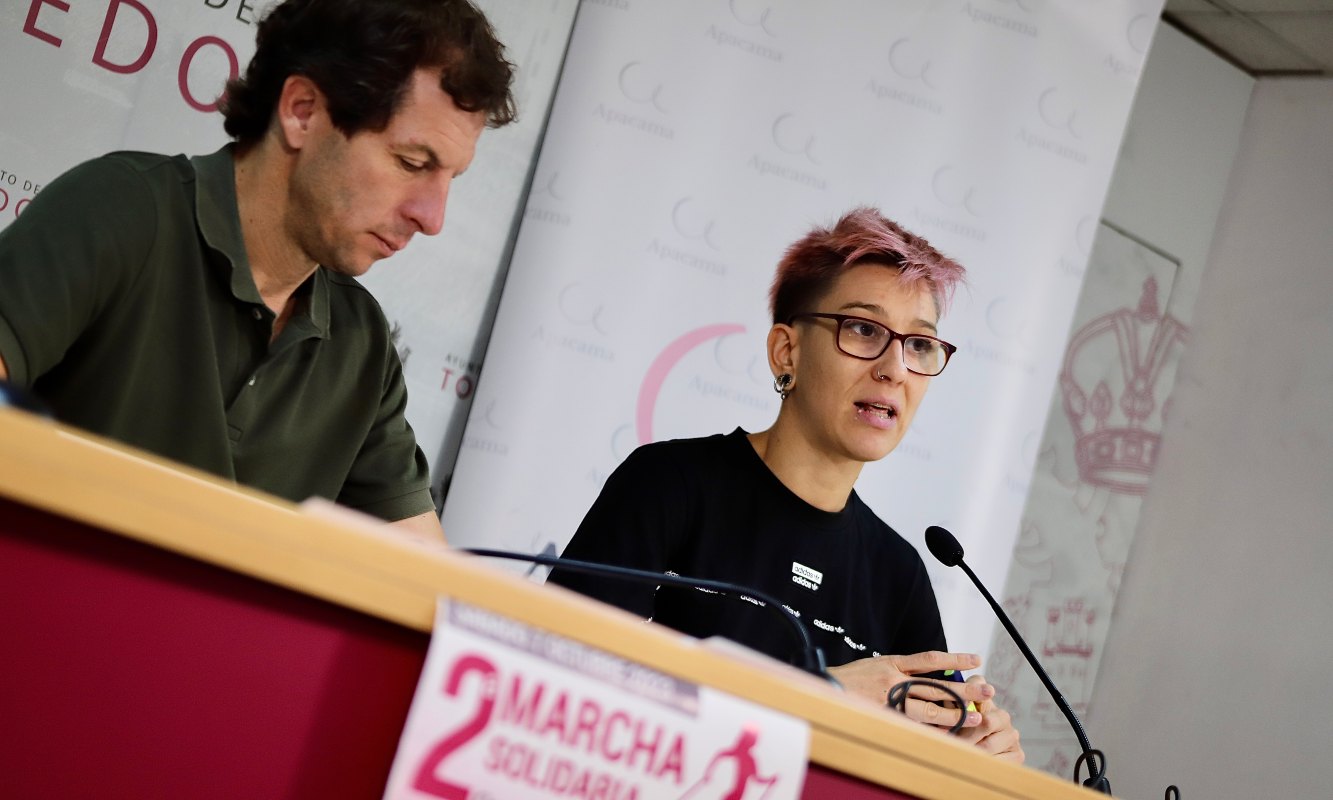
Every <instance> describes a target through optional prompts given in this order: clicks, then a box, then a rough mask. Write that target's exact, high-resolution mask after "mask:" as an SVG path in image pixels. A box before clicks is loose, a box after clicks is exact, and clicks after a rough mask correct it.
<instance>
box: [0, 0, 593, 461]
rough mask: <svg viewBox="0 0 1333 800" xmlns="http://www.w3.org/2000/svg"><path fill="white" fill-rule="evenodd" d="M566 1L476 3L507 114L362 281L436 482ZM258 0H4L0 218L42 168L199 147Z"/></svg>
mask: <svg viewBox="0 0 1333 800" xmlns="http://www.w3.org/2000/svg"><path fill="white" fill-rule="evenodd" d="M576 3H577V0H557V1H556V2H551V3H542V4H515V3H507V2H501V1H499V0H479V1H478V5H479V6H480V7H482V8H483V10H484V11H485V12H486V13H487V15H488V17H489V18H490V19H491V21H492V23H493V24H494V25H495V27H496V30H497V32H498V34H499V37H500V39H501V40H502V41H503V42H505V44H506V46H507V48H508V53H509V58H510V59H511V60H512V61H515V62H516V63H517V64H518V79H517V84H516V87H515V94H516V97H517V99H518V102H519V108H520V112H519V113H520V116H519V121H518V122H517V123H515V124H513V125H510V126H508V127H506V128H503V129H501V130H498V131H490V132H487V133H485V134H484V135H483V136H482V139H481V143H480V145H479V146H478V150H477V156H476V159H475V163H474V165H473V167H472V168H471V169H470V170H469V171H468V174H467V175H466V176H465V177H464V178H462V179H461V180H459V181H458V182H457V183H456V184H455V186H454V187H453V189H452V191H451V196H450V201H449V211H448V222H447V223H446V225H445V229H444V233H442V234H441V235H439V236H436V237H433V238H424V237H418V238H417V239H416V240H415V241H413V243H412V244H411V246H409V247H408V248H407V249H406V250H404V251H403V252H402V253H399V254H398V255H396V256H394V257H393V258H391V259H387V260H385V261H383V262H381V263H379V264H377V265H376V266H375V267H374V268H373V269H372V270H371V272H370V274H369V275H367V276H366V279H365V280H364V283H365V285H366V286H367V287H368V288H370V289H371V291H372V292H374V294H375V296H376V298H377V299H378V300H379V301H380V303H381V305H382V306H383V307H384V309H385V313H386V314H387V315H388V317H389V320H390V322H391V324H392V325H393V326H394V331H395V333H396V334H397V335H398V337H399V339H398V351H399V354H400V355H401V356H402V359H403V367H404V376H405V378H406V381H407V385H408V391H409V398H410V399H409V405H408V409H407V416H408V420H409V421H410V422H411V423H412V426H413V428H414V429H415V430H416V432H417V438H418V441H420V443H421V446H422V449H423V450H424V451H425V453H426V455H427V457H428V458H429V459H430V461H431V465H432V474H433V475H434V476H435V477H436V485H437V486H438V485H439V483H440V482H441V481H442V480H443V478H444V476H445V475H447V473H448V471H449V469H451V468H452V466H453V458H454V453H455V452H456V450H457V443H458V440H459V439H460V438H461V437H462V431H463V417H464V415H465V414H466V411H467V408H468V406H469V404H470V403H471V401H472V397H473V393H474V391H475V389H476V384H477V378H478V375H479V373H480V370H481V360H482V352H483V351H484V348H485V342H486V336H487V333H488V331H489V329H490V321H491V318H492V316H493V315H494V311H495V304H496V299H495V296H494V295H495V286H496V284H497V283H498V280H499V278H501V277H502V276H503V269H502V268H503V264H504V261H505V257H506V255H507V248H508V246H509V242H510V240H511V238H512V229H513V223H514V220H515V219H516V218H517V216H518V214H519V210H520V209H521V207H522V196H523V191H524V188H525V184H526V181H527V178H528V173H529V171H530V168H531V165H532V162H533V160H534V158H535V154H536V149H537V142H538V138H539V137H540V135H541V131H542V126H543V123H544V122H545V115H546V111H547V109H548V107H549V104H550V98H551V96H552V95H553V93H554V90H555V81H556V78H557V77H558V73H559V67H560V61H561V59H562V58H563V56H564V52H565V46H566V44H567V42H568V38H569V30H570V27H571V25H572V24H573V19H574V11H575V9H576ZM271 5H272V0H97V2H67V1H66V0H9V2H6V3H4V4H3V5H0V67H3V68H4V70H5V74H6V75H7V77H6V78H5V79H4V80H3V81H2V82H0V115H2V116H0V119H3V122H0V227H3V226H5V225H7V224H8V223H9V222H11V221H12V220H13V219H14V218H15V216H17V215H18V214H20V213H22V211H23V208H24V207H25V206H26V205H27V203H28V202H29V201H30V200H31V199H32V197H33V196H34V195H35V194H37V193H38V192H39V191H40V190H41V187H42V186H43V185H45V184H46V183H48V182H49V181H50V180H51V179H53V178H54V177H56V176H57V175H59V174H60V173H62V172H64V171H65V170H67V169H69V168H70V167H72V166H74V165H75V164H78V163H80V162H82V161H86V160H88V159H90V158H93V157H95V156H98V155H101V154H103V153H106V152H109V151H112V150H149V151H155V152H163V153H182V152H183V153H187V154H196V153H206V152H209V151H212V150H215V149H216V148H218V147H221V146H222V145H223V144H224V143H225V142H226V141H227V137H226V134H225V133H224V132H223V130H222V118H221V117H220V116H219V115H218V114H216V113H215V111H216V98H217V96H218V95H219V94H220V93H221V91H222V87H223V85H224V84H225V82H226V80H227V78H228V77H230V76H232V75H235V74H237V73H238V71H239V70H240V69H243V68H244V66H245V64H246V63H247V62H248V61H249V60H250V56H251V54H252V53H253V52H254V38H255V23H256V21H257V20H259V19H260V18H262V15H263V13H264V12H265V10H266V9H268V8H269V7H270V6H271Z"/></svg>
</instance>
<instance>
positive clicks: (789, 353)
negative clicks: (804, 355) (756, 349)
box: [768, 323, 800, 377]
mask: <svg viewBox="0 0 1333 800" xmlns="http://www.w3.org/2000/svg"><path fill="white" fill-rule="evenodd" d="M798 339H799V337H798V335H797V331H796V328H794V327H792V326H791V325H784V324H782V323H777V324H775V325H774V326H773V327H772V328H769V330H768V368H769V371H770V372H772V373H773V376H774V377H777V376H779V375H783V374H788V375H795V374H796V364H797V362H798V361H799V360H800V342H799V341H798Z"/></svg>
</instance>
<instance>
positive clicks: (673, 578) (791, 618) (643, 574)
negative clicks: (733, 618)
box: [458, 547, 842, 688]
mask: <svg viewBox="0 0 1333 800" xmlns="http://www.w3.org/2000/svg"><path fill="white" fill-rule="evenodd" d="M458 549H459V551H460V552H463V553H470V554H472V555H474V556H484V557H486V558H505V559H509V560H511V561H526V562H528V563H530V564H541V565H543V566H547V567H559V568H560V569H567V570H569V571H570V572H581V573H584V574H585V575H600V576H603V577H610V578H619V579H621V580H627V581H633V582H636V583H651V584H653V585H656V586H660V585H663V584H665V585H667V586H680V587H683V588H686V589H707V590H709V591H713V592H719V593H721V594H725V595H730V596H738V595H745V596H748V597H752V598H754V599H756V600H759V601H761V602H762V603H763V604H764V605H765V606H767V607H768V608H771V609H773V610H774V612H775V613H777V614H778V615H779V616H781V617H782V619H783V620H784V621H786V623H787V625H788V627H789V628H790V629H791V630H792V631H793V633H794V635H795V637H796V642H797V644H798V645H799V647H800V649H801V655H802V657H803V660H804V662H805V663H804V664H803V665H802V668H803V669H804V670H805V671H806V672H809V673H810V674H812V675H817V676H819V677H820V678H823V679H824V680H826V681H829V682H830V683H832V684H833V685H835V686H837V687H839V688H842V684H840V683H838V681H837V679H836V678H834V677H833V676H832V675H830V674H829V673H828V664H827V662H825V660H824V651H823V650H821V649H820V648H819V647H818V646H817V645H816V644H815V642H814V640H813V639H811V638H810V631H809V630H808V629H807V628H806V627H805V623H804V622H801V620H800V619H798V618H797V617H796V615H795V614H793V613H791V612H790V611H788V610H787V609H786V608H785V607H784V606H783V605H782V601H781V600H778V599H776V598H774V597H773V596H772V595H768V594H765V593H763V592H759V591H756V590H754V589H751V588H749V587H748V586H741V585H740V584H736V583H727V582H725V581H714V580H708V579H705V578H690V577H687V576H685V575H668V574H666V573H662V572H652V571H650V570H643V569H631V568H630V567H617V566H612V565H610V564H598V563H595V562H592V561H577V560H575V559H572V558H558V557H556V556H548V555H545V554H541V555H533V554H530V553H515V552H511V551H508V550H488V549H485V548H480V547H461V548H458Z"/></svg>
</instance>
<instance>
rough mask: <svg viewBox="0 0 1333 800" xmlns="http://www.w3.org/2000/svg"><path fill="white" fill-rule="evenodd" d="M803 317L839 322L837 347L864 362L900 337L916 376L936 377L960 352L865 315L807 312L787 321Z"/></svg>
mask: <svg viewBox="0 0 1333 800" xmlns="http://www.w3.org/2000/svg"><path fill="white" fill-rule="evenodd" d="M801 317H819V318H820V319H831V320H833V321H835V322H837V323H838V333H837V336H836V337H835V338H836V341H837V343H838V349H839V350H841V351H842V352H844V353H846V354H847V355H849V356H851V357H852V358H860V359H863V360H865V361H874V360H875V359H877V358H879V357H880V356H882V355H884V351H885V350H888V349H889V345H891V344H893V341H894V340H895V339H901V340H902V343H903V366H905V367H907V370H908V371H909V372H915V373H916V374H917V375H926V376H930V377H933V376H935V375H938V374H940V373H941V372H943V371H944V367H945V365H947V364H948V363H949V356H952V355H953V354H954V353H956V352H958V348H957V347H954V346H953V345H951V344H949V343H948V342H946V341H944V340H943V339H936V338H935V337H934V336H926V335H925V334H921V333H898V332H897V331H895V330H893V329H892V328H889V327H888V326H886V325H884V324H883V323H879V322H876V321H874V320H873V319H866V318H865V317H853V316H849V315H847V314H817V313H815V312H807V313H804V314H793V315H792V316H791V319H790V320H788V324H791V323H792V322H795V321H796V320H798V319H800V318H801Z"/></svg>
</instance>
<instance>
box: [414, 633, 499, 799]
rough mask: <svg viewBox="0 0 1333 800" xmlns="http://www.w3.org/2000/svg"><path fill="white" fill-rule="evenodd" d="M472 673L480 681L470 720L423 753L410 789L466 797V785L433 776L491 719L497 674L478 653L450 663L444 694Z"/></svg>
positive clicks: (453, 694) (452, 693) (452, 691)
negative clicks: (451, 667) (476, 701)
mask: <svg viewBox="0 0 1333 800" xmlns="http://www.w3.org/2000/svg"><path fill="white" fill-rule="evenodd" d="M473 673H476V674H477V675H478V676H479V678H480V680H481V686H480V688H481V691H480V693H479V695H478V700H479V702H478V703H477V708H476V711H475V712H474V713H473V715H472V718H471V719H469V720H468V721H467V722H465V723H463V724H462V725H461V726H459V727H458V728H457V729H455V730H454V731H453V733H450V734H449V735H448V736H446V737H444V738H443V739H441V740H440V741H439V742H437V743H436V744H435V746H434V747H432V748H431V749H430V752H429V753H427V754H426V757H425V758H424V759H423V760H422V762H421V768H420V769H419V770H418V771H417V775H416V778H415V779H414V780H413V781H412V788H414V789H416V790H417V791H419V792H425V793H426V794H430V795H434V796H435V797H439V798H443V800H467V797H468V790H467V787H465V786H459V785H458V784H456V783H449V782H448V781H443V780H440V779H439V777H437V775H438V770H439V768H440V766H441V765H442V764H443V763H444V761H445V759H447V758H448V757H449V756H450V755H452V754H453V753H454V752H455V751H456V750H458V749H459V748H460V747H462V746H463V745H465V744H467V743H468V742H470V741H471V740H472V739H474V738H476V736H477V734H479V733H481V732H482V731H483V730H485V729H486V725H487V724H488V723H489V722H490V720H491V712H492V711H494V710H495V694H496V686H497V684H498V680H497V674H498V673H497V670H496V669H495V665H494V664H492V663H491V662H490V661H487V660H486V659H485V658H482V657H481V656H479V655H465V656H463V657H462V658H460V659H458V660H457V661H455V662H454V668H453V669H452V670H451V671H450V672H449V677H448V678H447V679H446V680H445V685H444V693H445V694H447V695H448V696H450V697H457V696H458V691H459V688H460V687H461V685H462V683H463V680H464V678H466V677H467V676H468V675H470V674H473Z"/></svg>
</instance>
